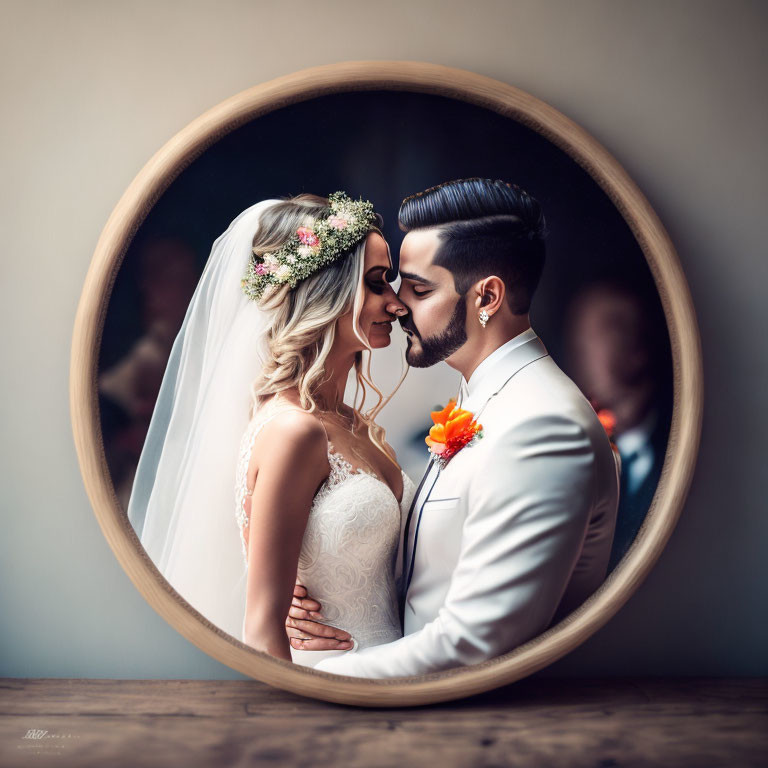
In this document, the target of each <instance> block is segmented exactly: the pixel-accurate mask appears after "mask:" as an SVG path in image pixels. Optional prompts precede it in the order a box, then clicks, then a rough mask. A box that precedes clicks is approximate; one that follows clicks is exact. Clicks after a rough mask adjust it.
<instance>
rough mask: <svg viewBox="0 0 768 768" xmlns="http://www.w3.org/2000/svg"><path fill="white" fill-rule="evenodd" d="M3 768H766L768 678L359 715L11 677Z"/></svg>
mask: <svg viewBox="0 0 768 768" xmlns="http://www.w3.org/2000/svg"><path fill="white" fill-rule="evenodd" d="M0 765H2V766H13V768H17V766H58V767H59V768H64V767H65V766H73V768H75V767H76V768H91V767H93V768H96V767H97V766H98V768H112V767H113V766H118V767H119V766H130V767H131V768H142V767H143V766H156V765H173V766H180V767H181V768H188V767H189V768H191V767H192V766H246V765H264V766H315V765H322V766H333V765H338V766H340V767H344V768H357V767H358V766H361V767H365V768H378V767H379V766H387V768H389V766H396V767H397V768H405V767H406V766H424V768H448V767H449V766H472V767H473V768H474V767H475V766H489V767H490V766H526V767H527V766H533V767H534V768H536V767H538V766H546V768H552V767H554V766H595V767H600V768H612V767H614V766H616V767H619V766H654V768H658V767H659V766H691V767H692V768H708V767H709V766H724V767H727V768H750V767H751V766H768V680H766V679H753V678H739V679H699V678H677V679H670V678H642V679H638V678H631V679H630V678H626V679H616V678H613V679H601V680H573V679H566V680H553V679H546V678H528V679H526V680H522V681H520V682H518V683H515V684H514V685H510V686H507V687H506V688H502V689H499V690H497V691H492V692H490V693H486V694H482V695H480V696H475V697H472V698H470V699H465V700H463V701H457V702H450V703H446V704H438V705H434V706H429V707H419V708H403V709H358V708H354V707H345V706H341V705H335V704H327V703H324V702H320V701H315V700H313V699H305V698H302V697H300V696H296V695H293V694H290V693H286V692H284V691H280V690H277V689H275V688H270V687H269V686H267V685H264V684H262V683H258V682H256V681H250V680H246V681H196V680H67V679H45V680H27V679H16V678H5V679H0Z"/></svg>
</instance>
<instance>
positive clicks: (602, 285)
mask: <svg viewBox="0 0 768 768" xmlns="http://www.w3.org/2000/svg"><path fill="white" fill-rule="evenodd" d="M564 337H565V345H566V346H565V355H566V370H567V371H568V372H569V374H570V375H571V376H572V378H573V380H574V381H575V382H576V384H577V385H578V386H579V388H580V389H581V391H582V392H583V393H584V394H585V395H586V397H587V398H588V399H589V400H590V402H591V403H592V405H593V407H594V408H595V410H597V411H600V410H603V409H606V410H608V411H610V413H611V414H612V416H613V418H614V419H615V426H614V430H613V440H614V442H615V444H616V446H617V448H618V450H619V454H620V455H621V461H622V471H621V485H620V495H619V508H618V512H617V519H616V532H615V535H614V540H613V547H612V550H611V556H610V560H609V563H608V571H609V572H610V571H611V570H613V568H614V567H615V566H616V565H617V563H618V562H619V560H621V558H622V557H623V556H624V554H625V553H626V552H627V550H628V549H629V547H630V546H631V544H632V542H633V541H634V539H635V536H636V535H637V532H638V530H639V529H640V526H641V525H642V523H643V520H644V519H645V515H646V513H647V512H648V508H649V507H650V504H651V500H652V499H653V496H654V493H655V491H656V486H657V485H658V482H659V477H660V474H661V468H662V465H663V463H664V455H665V453H666V447H667V437H668V435H669V419H670V415H671V400H672V398H671V379H672V374H671V356H670V351H669V337H668V334H667V328H666V323H665V320H664V316H663V313H662V310H661V308H660V306H659V303H658V299H657V297H656V295H655V294H653V295H651V294H646V293H644V292H643V291H642V290H640V289H639V288H638V287H637V286H636V285H635V284H633V283H631V282H629V281H626V280H618V279H615V280H614V279H605V280H600V281H598V282H594V283H591V284H589V285H587V286H586V287H585V288H583V289H582V290H581V291H579V292H578V293H577V294H576V295H575V296H574V298H573V300H572V301H571V303H570V305H569V308H568V311H567V313H566V326H565V333H564Z"/></svg>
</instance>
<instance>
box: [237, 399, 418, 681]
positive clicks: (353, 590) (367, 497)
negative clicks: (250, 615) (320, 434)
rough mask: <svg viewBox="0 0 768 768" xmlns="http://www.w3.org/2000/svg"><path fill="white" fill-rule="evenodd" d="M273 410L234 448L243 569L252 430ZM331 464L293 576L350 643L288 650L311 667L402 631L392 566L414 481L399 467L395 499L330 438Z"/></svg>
mask: <svg viewBox="0 0 768 768" xmlns="http://www.w3.org/2000/svg"><path fill="white" fill-rule="evenodd" d="M294 410H298V409H295V408H294ZM280 412H282V410H281V411H280ZM276 415H277V413H271V415H268V416H265V415H264V414H263V413H260V414H257V415H256V416H255V417H254V418H253V419H252V420H251V422H250V423H249V425H248V427H247V429H246V430H245V433H244V434H243V438H242V442H241V444H240V451H239V454H238V456H239V458H238V464H237V472H236V481H235V499H236V506H235V516H236V519H237V524H238V527H239V529H240V532H241V537H240V538H241V543H242V549H243V558H244V560H245V565H246V569H247V551H246V547H245V541H243V536H242V533H243V531H245V530H246V528H247V525H248V520H247V518H246V514H245V509H244V502H245V496H246V490H247V488H246V473H247V470H248V464H249V462H250V456H251V450H252V448H253V442H254V440H255V438H256V435H257V434H258V432H259V430H260V429H261V427H263V426H264V425H265V424H266V423H267V422H268V421H270V420H271V419H272V418H274V417H275V416H276ZM328 462H329V464H330V467H331V472H330V475H329V476H328V477H327V478H326V480H325V482H324V483H323V484H322V486H321V487H320V489H319V490H318V492H317V494H316V495H315V498H314V500H313V503H312V507H311V509H310V513H309V518H308V521H307V527H306V530H305V532H304V539H303V541H302V546H301V554H300V556H299V567H298V577H297V578H298V581H299V582H300V583H301V584H303V585H304V586H305V587H306V588H307V591H308V593H309V594H310V596H311V597H312V598H314V599H316V600H317V601H318V602H319V603H320V604H321V606H322V608H321V612H322V614H323V616H324V617H325V620H324V623H326V624H330V625H332V626H334V627H339V628H340V629H344V630H346V631H347V632H349V633H350V635H351V636H352V638H353V648H352V649H351V650H350V651H344V650H336V651H303V650H297V649H295V648H291V657H292V659H293V661H294V663H296V664H301V665H303V666H314V665H315V664H317V663H318V662H319V661H320V660H321V659H325V658H328V657H330V656H337V655H339V654H344V653H350V652H352V651H354V650H356V649H358V648H361V649H362V648H366V647H368V646H371V645H379V644H381V643H389V642H391V641H393V640H397V639H398V638H399V637H401V636H402V630H401V626H400V618H399V615H398V592H397V585H396V582H395V564H396V559H397V553H398V547H399V543H400V535H401V520H402V519H404V518H405V516H406V514H407V513H408V509H409V508H410V505H411V501H412V500H413V495H414V492H415V487H414V484H413V481H412V480H411V479H410V477H408V475H407V474H406V473H405V472H403V471H402V470H401V474H402V478H403V497H402V499H401V501H400V502H399V503H398V501H397V498H396V497H395V495H394V493H393V492H392V490H391V489H390V487H389V486H388V485H387V484H386V483H385V482H384V481H383V480H381V479H380V478H379V477H378V476H377V475H375V474H373V473H371V472H368V471H367V470H363V469H354V468H353V467H352V465H351V464H350V463H349V462H348V461H347V460H346V459H345V458H344V457H343V456H341V455H340V454H338V453H336V451H335V450H334V447H333V444H332V443H330V442H329V443H328ZM246 538H247V537H246ZM244 621H245V617H244V618H243V622H244Z"/></svg>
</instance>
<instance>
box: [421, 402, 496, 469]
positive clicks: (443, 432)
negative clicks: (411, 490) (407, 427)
mask: <svg viewBox="0 0 768 768" xmlns="http://www.w3.org/2000/svg"><path fill="white" fill-rule="evenodd" d="M430 416H431V417H432V421H434V422H435V423H434V426H433V427H432V428H431V429H430V430H429V435H428V436H427V437H425V438H424V442H425V443H426V444H427V445H428V446H429V451H430V453H431V454H432V461H435V462H437V463H438V464H439V465H440V466H441V467H445V465H446V464H447V463H448V462H449V461H450V459H451V457H453V456H455V455H456V454H457V453H458V452H459V451H460V450H461V449H462V448H464V446H466V445H470V444H472V443H474V442H475V441H476V440H479V439H480V438H481V437H482V436H483V425H482V424H478V423H477V422H476V421H474V414H473V413H472V412H471V411H465V410H464V409H463V408H457V407H456V400H455V399H453V398H452V399H451V400H449V402H448V405H446V406H445V408H443V409H442V410H441V411H432V412H431V413H430Z"/></svg>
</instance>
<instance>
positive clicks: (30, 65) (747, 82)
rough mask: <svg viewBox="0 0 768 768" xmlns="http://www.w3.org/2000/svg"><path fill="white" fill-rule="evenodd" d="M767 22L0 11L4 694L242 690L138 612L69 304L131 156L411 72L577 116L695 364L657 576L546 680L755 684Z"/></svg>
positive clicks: (483, 12)
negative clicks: (109, 681)
mask: <svg viewBox="0 0 768 768" xmlns="http://www.w3.org/2000/svg"><path fill="white" fill-rule="evenodd" d="M766 16H768V13H766V6H765V5H764V4H759V3H748V2H734V1H733V0H731V1H730V2H727V3H726V2H687V3H685V2H671V3H667V2H616V1H615V0H611V1H607V0H606V1H604V2H603V1H595V0H590V1H589V2H584V1H583V0H582V2H579V3H572V2H551V1H550V2H540V1H537V2H533V1H530V2H487V1H482V0H476V1H475V2H471V3H468V2H466V0H462V1H461V2H456V1H455V0H450V1H448V2H438V0H428V1H427V2H424V1H422V2H413V0H408V1H407V2H402V0H396V1H395V2H388V3H383V2H380V3H369V2H361V0H356V1H354V2H346V1H341V0H336V1H333V2H330V3H328V2H323V3H321V2H317V1H316V2H306V0H293V2H290V3H284V4H278V3H276V2H237V1H235V0H226V1H225V2H217V3H213V2H156V1H155V2H128V3H118V2H97V1H96V0H93V1H89V2H73V1H72V0H70V2H67V3H60V2H30V1H29V0H24V2H21V0H15V1H12V2H8V1H7V0H6V2H4V3H3V17H4V23H3V25H2V32H0V43H1V44H0V57H1V62H0V73H2V74H0V77H1V78H2V83H3V107H4V109H3V112H4V116H3V120H2V124H1V125H0V131H1V132H2V141H0V154H1V156H2V168H3V181H2V192H1V193H0V194H2V205H0V221H2V232H3V248H4V251H5V252H4V254H3V258H2V279H1V280H0V286H1V288H0V290H1V291H2V300H1V301H0V313H2V327H3V334H2V359H3V371H4V374H3V379H2V381H3V390H2V393H3V398H2V403H3V412H2V429H1V430H0V450H1V451H2V453H1V454H0V461H1V464H0V466H2V467H3V470H2V471H3V475H2V484H1V486H0V494H1V496H0V499H1V500H2V512H3V528H2V535H0V556H1V557H2V572H1V573H0V576H2V578H0V615H1V616H2V621H0V675H3V676H19V677H48V676H50V677H70V676H72V677H113V678H121V677H132V678H133V677H135V678H144V677H146V678H152V677H164V678H173V677H189V678H237V677H240V675H239V674H238V673H235V672H234V671H232V670H230V669H229V668H227V667H225V666H222V665H220V664H219V663H218V662H216V661H214V660H212V659H209V658H208V657H207V656H205V655H204V654H203V653H202V652H201V651H199V650H198V649H197V648H196V647H194V646H193V645H191V644H190V643H188V642H187V641H186V640H184V639H183V638H182V637H181V636H180V635H178V634H177V633H176V632H175V631H174V630H173V629H172V628H171V627H170V626H169V625H168V624H166V623H165V621H164V620H163V619H162V618H160V617H159V616H158V615H157V614H155V612H154V611H153V610H152V609H151V608H150V607H149V606H148V605H147V604H146V603H145V602H144V600H143V599H142V598H141V596H140V595H139V593H138V592H137V591H136V590H135V589H134V587H133V585H132V584H131V582H130V581H129V580H128V578H127V576H125V574H124V573H123V571H122V570H121V568H120V567H119V565H118V564H117V561H116V560H115V559H114V557H113V556H112V553H111V550H110V549H109V547H108V546H107V543H106V541H105V539H104V538H103V536H102V534H101V532H100V529H99V528H98V525H97V523H96V519H95V517H94V514H93V512H92V510H91V508H90V505H89V501H88V499H87V497H86V494H85V491H84V488H83V483H82V480H81V477H80V472H79V468H78V464H77V459H76V456H75V450H74V445H73V439H72V431H71V427H70V420H69V406H68V367H69V352H70V343H71V335H72V327H73V321H74V314H75V308H76V306H77V302H78V299H79V296H80V291H81V286H82V283H83V279H84V277H85V273H86V271H87V268H88V264H89V261H90V258H91V254H92V253H93V249H94V247H95V245H96V240H97V238H98V236H99V232H100V231H101V228H102V226H103V225H104V223H105V221H106V219H107V217H108V215H109V213H110V211H111V210H112V208H113V206H114V205H115V203H116V202H117V200H118V198H119V197H120V195H121V193H122V192H123V190H124V189H125V187H126V186H127V185H128V184H129V182H130V181H131V180H132V179H133V177H134V176H135V174H136V173H137V172H138V171H139V170H140V168H141V167H142V166H143V164H144V163H145V162H146V160H147V159H148V158H149V157H150V156H151V155H152V154H153V153H154V152H155V151H156V150H157V149H158V148H159V147H160V146H161V145H162V144H163V143H165V142H166V141H167V140H168V139H169V138H170V137H171V136H172V135H173V134H175V133H176V132H177V131H179V130H180V129H181V128H182V127H184V126H185V125H186V124H187V123H188V122H189V121H191V120H192V119H193V118H195V117H197V116H198V115H199V114H200V113H202V112H203V111H204V110H206V109H208V108H209V107H211V106H213V105H214V104H217V103H218V102H219V101H221V100H223V99H225V98H226V97H228V96H230V95H232V94H234V93H236V92H238V91H240V90H242V89H245V88H248V87H250V86H252V85H255V84H257V83H259V82H262V81H264V80H268V79H270V78H273V77H277V76H280V75H284V74H288V73H290V72H293V71H296V70H298V69H301V68H304V67H309V66H314V65H318V64H326V63H333V62H337V61H343V60H356V59H357V60H359V59H402V60H422V61H429V62H435V63H440V64H446V65H450V66H455V67H460V68H465V69H469V70H473V71H475V72H478V73H481V74H484V75H488V76H491V77H495V78H498V79H500V80H503V81H505V82H508V83H510V84H512V85H515V86H518V87H520V88H522V89H524V90H526V91H529V92H530V93H532V94H534V95H535V96H537V97H539V98H541V99H543V100H544V101H546V102H548V103H550V104H552V105H553V106H554V107H556V108H557V109H559V110H561V111H562V112H564V113H565V114H566V115H568V116H569V117H571V118H572V119H574V120H575V121H576V122H577V123H579V124H580V125H582V126H583V127H584V128H585V129H586V130H588V131H590V132H591V133H592V134H593V135H594V136H595V137H596V138H597V139H598V140H599V141H600V142H602V143H603V144H604V145H605V146H606V147H607V149H608V150H609V151H610V152H612V153H613V154H614V155H615V157H616V158H617V159H618V160H619V162H620V163H622V164H623V165H624V167H625V168H626V169H627V170H628V172H629V173H630V175H631V176H632V177H633V178H634V179H635V181H636V182H637V183H638V184H639V186H640V188H641V189H642V190H643V192H644V193H645V194H646V195H647V197H648V198H649V200H650V201H651V204H652V205H653V206H654V207H655V209H656V210H657V212H658V213H659V215H660V216H661V219H662V221H663V222H664V224H665V225H666V227H667V228H668V230H669V232H670V234H671V236H672V238H673V241H674V242H675V244H676V246H677V248H678V251H679V254H680V258H681V260H682V263H683V267H684V269H685V272H686V275H687V276H688V280H689V282H690V286H691V290H692V292H693V298H694V303H695V306H696V308H697V311H698V317H699V323H700V328H701V333H702V337H703V345H704V366H705V376H706V382H705V384H706V407H705V422H704V431H703V440H702V447H701V453H700V459H699V463H698V468H697V471H696V475H695V477H694V481H693V487H692V490H691V493H690V496H689V498H688V501H687V503H686V505H685V510H684V512H683V515H682V518H681V520H680V523H679V525H678V527H677V529H676V531H675V533H674V535H673V537H672V539H671V541H670V543H669V545H668V547H667V549H666V550H665V552H664V554H663V555H662V557H661V559H660V561H659V562H658V564H657V565H656V567H655V569H654V570H653V572H652V573H651V575H650V577H649V578H648V579H647V581H646V582H645V583H644V584H643V585H642V587H641V588H640V589H639V591H638V592H637V593H636V595H635V596H634V597H633V598H632V599H631V600H630V601H629V603H628V604H627V605H626V606H625V607H624V608H623V609H622V610H621V612H620V613H619V614H618V615H617V616H616V617H615V618H614V619H613V620H612V621H611V622H609V624H608V625H607V626H606V627H605V628H603V629H602V630H601V631H600V632H598V633H597V634H596V635H595V636H593V637H592V638H591V639H590V640H589V641H588V642H587V643H586V644H584V645H583V646H582V647H581V648H579V649H577V650H576V651H574V652H573V653H571V654H570V655H569V656H568V657H567V658H565V659H563V660H562V661H560V662H558V663H557V664H555V665H553V666H552V667H550V668H549V669H548V670H547V671H546V674H551V675H554V674H558V675H593V674H598V675H599V674H654V675H657V674H658V675H660V674H683V675H689V674H697V675H747V674H766V673H768V665H766V653H765V648H766V647H768V623H767V621H766V613H767V612H766V606H767V605H768V600H767V599H766V598H767V596H768V595H767V593H768V579H766V572H765V567H764V563H765V554H764V552H763V549H764V547H765V546H766V532H768V516H766V515H765V508H766V505H765V501H764V494H765V492H766V486H765V482H764V481H761V480H760V479H759V478H760V477H761V475H762V477H765V475H766V472H765V467H764V466H763V464H764V460H763V457H762V456H761V452H760V450H759V440H760V437H761V435H760V427H761V426H762V427H763V428H765V407H764V402H765V398H766V395H765V391H764V389H765V382H766V365H765V353H764V349H765V346H766V345H765V338H764V331H762V332H761V330H760V329H761V328H762V329H764V328H765V325H766V321H767V320H768V317H767V316H766V309H765V303H764V302H763V303H762V304H760V303H759V302H758V292H760V291H764V290H765V287H766V285H767V284H768V283H766V280H765V276H766V275H765V272H766V269H765V258H764V237H765V234H766V232H765V220H766V214H765V204H766V198H767V197H768V195H766V179H768V167H766V165H767V164H766V151H765V147H764V142H765V137H766V135H768V110H767V108H766V100H765V98H764V97H760V94H761V93H763V92H764V89H765V80H766V78H765V74H766V72H767V71H768V68H767V65H768V61H766V59H767V58H768V55H767V54H766V39H765V38H766V34H765V29H766Z"/></svg>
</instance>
